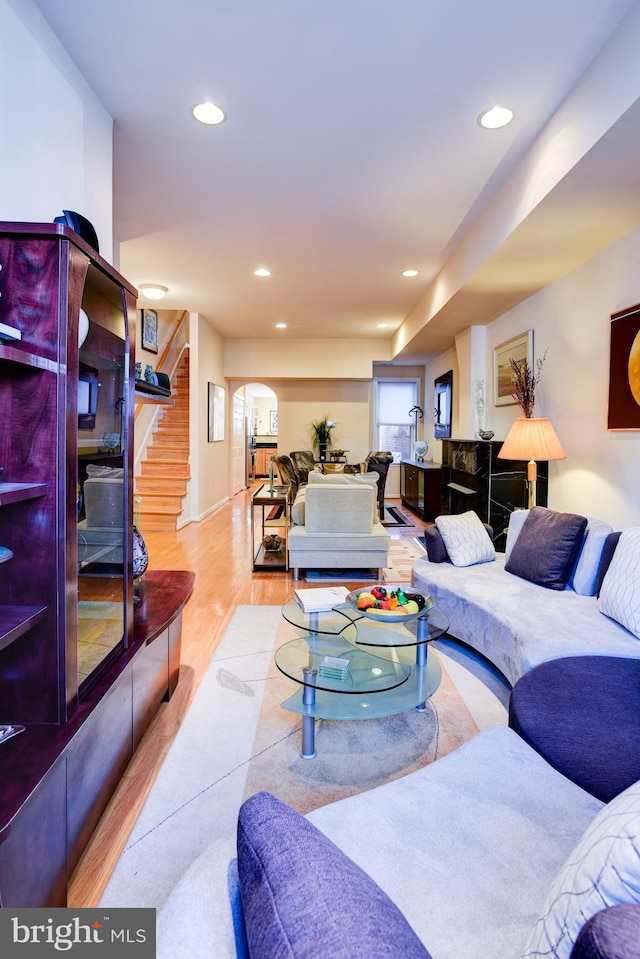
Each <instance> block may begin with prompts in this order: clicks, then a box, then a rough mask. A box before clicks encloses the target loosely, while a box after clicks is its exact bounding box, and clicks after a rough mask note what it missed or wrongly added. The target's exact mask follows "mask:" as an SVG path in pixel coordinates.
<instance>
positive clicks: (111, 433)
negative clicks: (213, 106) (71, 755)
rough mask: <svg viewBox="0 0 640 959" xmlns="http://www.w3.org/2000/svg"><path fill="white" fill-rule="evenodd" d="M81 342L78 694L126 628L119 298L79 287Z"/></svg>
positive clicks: (114, 651) (124, 357)
mask: <svg viewBox="0 0 640 959" xmlns="http://www.w3.org/2000/svg"><path fill="white" fill-rule="evenodd" d="M83 314H84V315H83ZM87 320H88V322H87ZM81 341H82V342H81ZM79 344H80V349H79V357H78V381H77V383H78V393H77V396H78V400H77V406H78V470H77V504H76V505H77V550H78V555H77V575H78V611H77V613H78V677H77V678H78V689H79V694H80V697H82V694H83V692H85V691H86V690H87V688H89V687H90V686H91V684H92V681H93V680H94V679H95V678H96V677H97V676H98V675H99V674H100V672H101V667H103V666H105V665H106V664H107V663H108V662H110V661H111V659H112V658H113V657H115V656H117V655H118V654H119V653H120V652H121V650H122V648H123V646H124V643H125V634H126V628H125V627H126V606H125V604H126V581H127V550H126V542H127V522H126V516H127V508H126V503H127V483H126V478H125V468H124V467H125V465H126V456H125V449H124V444H125V437H126V429H125V421H124V418H125V416H126V395H127V383H128V370H127V368H126V366H127V365H128V350H127V349H126V348H125V347H126V342H125V318H124V314H123V312H122V307H121V305H120V304H119V300H117V298H116V299H115V300H114V301H113V302H110V301H109V300H108V299H107V300H106V301H105V299H104V297H101V298H100V299H98V300H92V297H91V295H90V292H88V291H87V290H85V295H84V297H83V313H81V321H80V330H79Z"/></svg>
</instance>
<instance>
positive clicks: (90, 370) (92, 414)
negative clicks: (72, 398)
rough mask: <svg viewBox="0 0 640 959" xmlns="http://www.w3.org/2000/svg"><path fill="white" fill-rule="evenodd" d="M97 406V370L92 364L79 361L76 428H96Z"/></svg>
mask: <svg viewBox="0 0 640 959" xmlns="http://www.w3.org/2000/svg"><path fill="white" fill-rule="evenodd" d="M97 408H98V371H97V370H96V369H95V367H93V366H88V365H87V364H86V363H80V364H79V368H78V429H80V430H94V429H95V428H96V410H97Z"/></svg>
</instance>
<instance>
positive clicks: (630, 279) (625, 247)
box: [427, 230, 640, 529]
mask: <svg viewBox="0 0 640 959" xmlns="http://www.w3.org/2000/svg"><path fill="white" fill-rule="evenodd" d="M639 262H640V230H635V231H634V232H632V233H630V234H628V235H627V236H626V237H623V239H621V240H619V241H618V242H617V243H615V244H613V245H612V246H611V247H609V248H608V249H607V250H605V251H604V252H602V253H599V254H597V255H596V256H595V257H593V258H592V259H591V260H590V261H589V262H588V263H585V264H584V265H583V266H581V267H579V268H578V269H576V270H574V271H573V272H572V273H570V274H568V275H567V276H565V277H563V278H562V279H560V280H557V281H556V282H555V283H553V284H551V285H550V286H548V287H546V289H544V290H541V291H540V292H539V293H536V294H535V295H534V296H532V297H530V298H529V299H528V300H526V301H525V302H524V303H522V304H520V305H519V306H517V307H516V308H515V309H513V310H510V311H509V312H508V313H505V314H504V315H503V316H501V317H499V319H497V320H495V321H494V322H493V323H491V324H490V325H489V326H488V327H487V330H486V348H485V349H484V351H483V352H484V356H483V357H482V356H481V357H478V356H477V355H476V356H475V357H474V359H473V362H474V363H475V364H476V368H478V366H477V364H478V362H479V361H482V360H484V371H485V379H486V383H487V385H488V387H489V389H488V393H487V428H488V429H492V430H493V431H494V432H495V434H496V439H504V438H505V437H506V435H507V432H508V431H509V427H510V425H511V423H512V422H513V420H514V419H515V418H516V417H517V416H518V415H519V413H520V410H519V407H517V406H515V405H513V406H501V407H496V406H494V405H493V392H492V385H493V380H492V376H493V372H492V366H493V348H494V347H495V346H496V345H498V344H499V343H502V342H504V341H505V340H508V339H509V338H510V337H512V336H516V335H517V334H519V333H522V332H524V331H526V330H528V329H533V330H534V354H535V356H536V357H541V356H542V355H543V353H544V351H545V350H546V349H548V353H547V358H546V361H545V364H544V368H543V372H542V378H541V381H540V384H539V386H538V389H537V399H536V409H535V412H536V415H538V416H548V417H549V418H550V419H551V421H552V423H553V425H554V427H555V429H556V432H557V434H558V436H559V438H560V441H561V443H562V445H563V447H564V450H565V453H566V454H567V458H566V460H561V461H558V462H555V463H550V464H549V477H550V482H549V504H548V505H549V507H551V508H552V509H558V510H567V511H571V512H576V513H581V514H583V515H589V516H598V517H600V518H601V519H604V520H607V521H608V522H609V523H611V524H612V525H613V526H614V528H616V529H621V528H622V527H624V526H628V525H638V524H640V495H639V490H640V483H639V477H640V431H629V432H610V431H608V430H607V405H608V389H609V337H610V325H611V320H610V317H611V314H612V313H615V312H617V311H618V310H622V309H624V308H625V307H628V306H632V305H634V304H636V303H638V302H640V272H639V270H638V263H639ZM450 359H451V357H450V355H449V354H445V356H443V357H439V358H438V360H437V361H435V362H434V363H432V364H431V365H430V366H429V374H430V378H431V383H432V382H433V376H437V375H438V374H439V373H440V372H442V371H443V369H444V367H445V366H446V365H447V363H449V362H450ZM458 359H460V357H458ZM470 362H471V358H470V355H469V354H466V355H465V359H464V363H465V366H464V368H463V369H462V371H461V373H460V376H462V377H463V378H466V379H467V380H470V377H471V373H470V370H469V363H470ZM428 388H429V387H428V386H427V389H428ZM454 389H455V386H454ZM472 412H473V411H472V410H467V411H465V412H464V413H463V415H462V417H461V419H462V421H464V422H467V421H469V422H470V421H471V417H472ZM460 421H461V420H460V419H459V420H458V423H460ZM454 422H455V421H454ZM458 438H461V439H463V438H464V439H466V438H468V437H466V436H465V437H461V436H458ZM434 458H435V459H437V460H440V456H436V457H434Z"/></svg>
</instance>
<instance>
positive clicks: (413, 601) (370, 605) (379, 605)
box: [348, 586, 435, 622]
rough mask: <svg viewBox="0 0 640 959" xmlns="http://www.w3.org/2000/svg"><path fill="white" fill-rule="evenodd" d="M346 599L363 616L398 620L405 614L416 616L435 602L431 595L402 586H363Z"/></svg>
mask: <svg viewBox="0 0 640 959" xmlns="http://www.w3.org/2000/svg"><path fill="white" fill-rule="evenodd" d="M348 600H349V602H350V603H352V605H353V606H355V608H356V609H357V610H359V611H360V612H361V613H363V614H364V615H365V616H371V617H374V618H375V619H377V618H378V617H381V618H384V617H387V618H393V619H394V620H396V621H398V622H399V621H400V620H402V619H404V617H405V616H406V617H411V616H417V615H418V614H419V613H421V612H422V611H423V610H425V609H426V610H429V609H431V607H432V606H433V605H434V602H435V601H434V599H433V597H431V596H427V597H425V596H423V595H422V593H415V592H412V591H411V590H406V591H405V589H404V588H403V587H402V586H395V587H393V586H371V587H365V588H363V589H360V590H355V591H354V592H353V593H350V594H349V596H348Z"/></svg>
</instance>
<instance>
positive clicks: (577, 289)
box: [0, 0, 640, 901]
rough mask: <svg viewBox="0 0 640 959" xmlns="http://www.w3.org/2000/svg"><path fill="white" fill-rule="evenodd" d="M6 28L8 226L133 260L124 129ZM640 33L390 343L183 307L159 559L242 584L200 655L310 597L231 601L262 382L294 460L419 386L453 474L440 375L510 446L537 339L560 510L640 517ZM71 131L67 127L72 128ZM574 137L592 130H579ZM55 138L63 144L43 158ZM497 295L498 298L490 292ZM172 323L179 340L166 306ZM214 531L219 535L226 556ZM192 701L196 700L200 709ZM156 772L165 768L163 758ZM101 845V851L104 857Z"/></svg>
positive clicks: (8, 7)
mask: <svg viewBox="0 0 640 959" xmlns="http://www.w3.org/2000/svg"><path fill="white" fill-rule="evenodd" d="M0 28H1V30H2V32H3V34H4V36H6V38H7V43H6V46H7V54H6V56H3V58H2V60H1V61H0V77H2V80H3V88H4V89H5V90H9V89H11V91H12V92H11V94H10V95H9V94H7V98H8V105H9V111H8V114H9V115H8V118H7V121H6V123H5V136H6V138H7V140H12V141H13V142H15V143H16V144H18V147H17V149H16V150H15V151H9V150H6V151H2V155H1V156H0V170H2V172H3V182H4V183H5V184H6V185H10V188H7V189H6V190H5V194H6V195H5V196H4V197H3V219H5V220H8V221H12V220H13V221H18V222H51V220H52V219H53V217H54V216H55V215H57V214H58V213H60V212H61V210H62V209H63V208H67V207H71V208H73V209H77V210H83V211H84V212H86V213H88V215H90V218H91V220H92V222H94V224H95V225H96V228H97V230H98V233H99V236H100V245H101V253H102V254H103V255H104V257H105V259H107V260H108V261H109V262H113V263H114V264H115V266H116V268H119V266H120V261H121V260H122V259H123V253H124V250H125V248H126V245H127V242H128V240H125V242H124V243H120V240H119V237H118V236H117V235H115V234H114V232H113V229H114V228H113V222H114V211H115V210H116V209H117V198H116V196H115V192H116V191H115V188H114V168H113V162H112V149H113V123H112V118H111V117H110V116H109V114H108V112H107V110H106V109H105V107H104V106H103V105H102V104H101V103H100V102H99V101H98V99H97V97H96V96H95V94H94V93H93V92H92V91H91V90H90V89H89V87H88V85H87V84H86V81H85V80H84V79H83V77H82V75H81V74H80V73H79V71H78V70H77V68H76V67H75V65H74V64H73V63H72V62H71V61H70V60H69V59H68V57H67V55H66V53H65V51H64V49H63V48H62V47H61V45H60V43H59V42H58V40H57V39H56V38H55V36H54V35H53V33H52V32H51V31H50V29H49V28H48V26H47V24H46V22H45V21H44V19H43V18H42V17H41V14H40V10H39V7H38V5H37V4H36V3H33V2H31V0H0ZM638 40H640V4H638V3H635V4H633V5H631V6H630V9H629V11H628V14H627V16H626V18H625V20H624V22H623V23H622V24H621V25H620V27H619V28H618V29H617V30H614V31H613V32H612V34H611V36H610V37H609V39H608V41H607V43H606V44H605V45H604V47H603V49H602V51H600V52H599V53H598V55H597V56H595V58H594V59H593V62H592V63H590V64H587V63H585V64H584V66H585V72H584V75H583V76H582V77H581V79H580V80H579V81H578V82H577V84H576V85H575V87H574V88H573V89H571V90H570V91H568V92H567V93H566V96H564V97H563V98H561V101H560V102H559V104H558V109H557V111H556V112H555V114H554V116H553V117H552V118H551V119H550V121H549V123H548V124H547V125H546V126H545V127H544V128H543V129H541V131H540V136H539V138H538V139H537V140H536V141H535V143H532V144H530V148H529V150H528V151H523V153H522V155H521V156H520V158H519V161H518V162H517V163H515V164H514V167H513V170H512V173H511V174H510V176H509V177H508V178H507V179H506V180H505V182H504V184H503V185H502V187H501V188H500V189H499V190H497V191H496V192H495V193H494V194H493V195H492V196H490V197H489V196H487V197H486V203H485V204H484V205H483V206H482V209H476V211H475V214H474V222H473V224H472V225H471V226H470V228H469V231H468V233H467V234H466V236H465V237H463V238H462V239H461V241H460V244H459V245H458V246H457V247H456V248H455V249H453V252H452V255H451V256H450V257H449V258H448V260H447V261H446V262H445V263H443V265H442V267H441V269H440V271H439V272H438V275H437V276H436V277H435V279H434V281H433V283H430V284H429V285H428V287H427V288H421V289H422V293H421V295H420V297H419V298H417V300H416V302H415V304H414V305H413V308H412V310H411V311H410V312H409V314H408V315H407V317H406V318H405V320H404V322H403V324H402V325H401V326H400V327H399V328H398V329H397V330H396V331H395V332H394V333H393V335H392V336H388V337H386V336H385V338H381V337H380V336H379V335H378V334H371V335H369V334H366V333H363V335H359V336H353V337H347V338H339V337H338V336H336V337H326V338H325V337H324V336H322V335H320V330H318V333H317V335H308V331H307V335H305V336H299V337H298V336H294V335H291V336H287V337H286V338H285V337H279V338H276V337H275V336H273V335H271V331H269V333H265V335H264V336H258V335H255V336H249V337H243V338H234V337H231V336H224V335H222V334H221V333H220V332H219V330H218V329H217V328H216V325H215V321H212V320H211V319H210V317H209V316H206V315H205V313H204V311H203V312H199V311H198V309H196V308H195V306H194V304H193V303H192V302H191V301H190V298H189V295H188V292H186V291H185V293H184V297H183V299H182V301H181V302H180V303H179V308H180V309H186V310H188V311H189V318H188V324H189V327H188V341H189V345H190V356H191V373H190V394H191V407H190V412H191V417H190V427H189V431H190V441H191V481H190V487H189V495H188V497H187V499H186V501H185V513H184V514H183V516H182V518H181V521H180V529H179V532H178V533H177V534H175V536H173V538H168V539H167V540H166V541H165V542H163V544H162V546H161V547H160V548H159V549H158V551H157V552H156V553H154V552H153V550H152V552H151V562H152V563H154V562H155V563H156V564H157V565H158V566H159V567H161V568H165V569H166V568H176V567H178V568H184V569H189V568H192V567H194V568H195V567H196V566H197V568H198V569H199V570H203V578H204V576H205V575H206V572H205V571H206V570H207V569H210V570H213V571H215V569H216V568H217V566H219V567H220V568H222V567H225V568H226V570H227V571H226V572H225V582H226V583H227V584H230V585H229V586H228V587H227V588H225V590H224V595H222V596H216V592H215V588H214V586H215V584H210V586H209V587H208V589H207V592H206V596H205V597H203V602H202V606H201V607H200V608H198V609H197V611H196V610H195V608H194V610H193V611H191V610H190V611H189V612H188V614H187V616H188V618H189V628H190V629H191V630H192V631H193V633H194V635H195V634H196V633H197V632H198V631H201V632H202V633H203V634H206V636H207V642H206V644H203V647H202V649H201V651H200V654H199V655H200V656H201V658H204V659H206V656H207V655H209V656H210V655H211V652H212V649H213V648H214V647H215V643H216V641H217V640H218V639H219V637H220V636H221V635H222V633H223V631H224V627H225V625H226V624H227V622H228V618H229V615H230V611H231V607H232V606H233V605H234V604H237V603H245V604H247V605H263V606H275V605H278V604H281V603H282V602H283V601H284V599H285V598H286V596H285V595H284V594H285V593H289V592H290V591H291V589H292V588H293V583H292V581H291V578H290V577H287V576H273V577H268V576H265V575H264V574H261V575H259V576H256V577H253V578H248V577H247V576H246V573H245V572H243V577H242V578H243V583H242V586H241V587H239V592H238V593H234V592H232V591H231V590H232V589H233V576H232V572H231V571H230V570H229V569H228V567H229V566H230V565H232V564H229V563H228V555H229V553H228V551H229V549H231V550H233V542H234V537H238V538H239V537H241V534H240V533H239V532H238V530H239V528H246V523H247V516H248V505H247V493H246V492H245V491H241V492H235V490H234V486H233V473H232V457H233V448H232V431H231V425H232V424H231V416H232V410H231V398H232V397H233V396H234V394H235V393H236V391H238V390H242V388H243V386H244V385H245V384H249V383H256V382H258V383H261V384H264V385H266V386H267V387H269V388H271V389H272V390H273V392H274V394H275V396H276V398H277V412H278V448H279V450H280V451H282V452H287V453H288V452H289V451H290V450H295V449H304V448H308V446H309V429H308V428H309V423H310V422H311V421H312V420H314V419H316V418H318V416H322V415H323V414H325V413H327V414H329V415H330V416H331V418H333V419H335V420H336V421H337V423H338V428H337V432H336V438H335V442H336V445H338V446H340V447H341V448H345V449H347V450H348V451H349V460H350V461H351V462H360V461H362V460H363V459H364V457H365V455H366V453H367V452H368V451H369V450H370V449H374V448H376V442H375V441H376V433H375V420H376V418H375V401H374V396H375V381H376V379H377V378H385V377H389V376H391V377H410V378H412V379H416V380H418V381H419V382H420V384H421V386H420V388H421V391H422V392H421V395H420V397H419V402H420V405H421V407H422V408H423V410H424V411H425V413H424V420H423V421H422V423H421V426H420V432H421V435H424V439H425V440H426V441H427V443H428V454H427V457H428V459H433V460H434V461H435V462H436V463H437V462H440V460H441V455H442V443H441V440H439V439H437V438H436V437H435V435H434V423H433V416H432V406H433V394H434V381H435V380H436V379H437V377H439V376H440V375H441V374H443V373H446V372H447V371H448V370H453V384H454V386H453V409H452V413H453V422H452V436H453V437H459V438H471V437H473V436H474V435H475V434H476V431H477V429H478V420H477V409H476V394H475V389H476V383H477V382H478V381H482V382H483V383H484V387H485V395H486V421H485V423H484V426H485V428H486V429H488V430H491V431H493V433H494V434H495V438H496V439H498V440H503V439H504V438H505V437H506V435H507V433H508V432H509V429H510V426H511V424H512V423H513V421H514V419H515V417H516V416H517V412H518V411H517V407H516V406H514V405H513V404H511V405H495V404H494V379H495V370H494V355H495V351H496V349H497V348H498V347H500V346H501V345H502V344H504V343H507V342H509V341H511V340H512V339H514V338H517V337H521V336H522V335H524V334H527V333H528V332H529V331H532V339H533V358H534V359H536V358H537V359H541V358H542V357H543V356H544V364H543V367H542V373H541V379H540V383H539V387H538V390H537V397H536V399H537V402H536V415H538V416H545V417H548V418H549V419H550V420H551V422H552V424H553V426H554V428H555V431H556V433H557V434H558V437H559V438H560V441H561V443H562V446H563V449H564V452H565V454H566V459H564V460H559V461H555V462H552V463H550V464H549V499H548V505H549V507H551V508H552V509H554V510H558V511H563V512H565V511H566V512H572V513H579V514H582V515H584V516H597V517H599V518H601V519H602V520H604V521H606V522H608V523H609V524H610V525H611V526H612V527H613V528H614V529H616V530H619V529H623V528H627V527H630V526H634V525H640V501H639V499H638V494H637V477H638V473H639V472H640V441H639V439H638V436H639V434H638V432H637V427H634V426H630V427H628V428H624V429H620V430H618V429H610V428H609V427H608V410H609V392H610V386H611V385H613V386H615V382H613V383H612V378H611V365H610V341H611V323H612V316H614V315H615V314H617V313H618V312H620V311H623V310H627V309H630V308H632V307H633V306H634V305H635V304H638V303H640V275H639V274H638V269H637V264H638V261H639V258H640V200H639V198H640V176H638V174H637V173H636V172H635V168H636V167H637V163H636V157H637V144H638V142H640V137H639V135H638V133H639V131H640V126H639V123H640V119H639V118H640V111H639V109H638V92H639V91H640V82H639V81H640V67H639V66H638V62H637V55H636V51H637V49H638V43H637V41H638ZM594 54H595V51H594ZM25 62H28V63H29V64H30V65H31V72H32V80H33V86H32V87H30V86H29V85H28V84H25V85H17V84H15V77H16V76H17V75H19V72H20V71H21V70H24V63H25ZM34 87H37V88H38V89H41V91H42V102H40V103H39V104H38V105H37V106H36V111H35V119H34V116H33V114H32V113H30V106H29V103H28V94H29V93H30V91H31V90H33V88H34ZM60 130H65V131H66V135H65V136H64V137H62V136H61V135H60ZM576 130H579V131H580V135H579V136H578V135H576V136H575V137H574V136H571V135H570V133H571V132H575V131H576ZM43 131H45V132H43ZM47 131H48V132H47ZM45 139H46V140H47V143H48V144H50V146H47V147H45V148H43V142H44V141H45ZM559 142H561V143H562V144H563V148H562V149H559V148H558V143H559ZM603 166H605V168H606V169H607V170H608V171H609V172H608V176H607V178H606V182H605V184H604V185H603V184H602V181H601V179H598V176H597V175H598V174H599V172H600V171H601V169H602V167H603ZM45 167H46V169H45ZM629 167H632V168H633V172H632V174H631V176H632V179H633V177H636V178H637V179H636V181H635V187H636V189H635V194H634V193H633V191H632V195H631V196H628V195H625V196H624V197H622V196H618V194H617V189H616V185H617V184H618V183H620V182H621V181H622V180H623V179H624V180H625V182H628V175H629ZM52 170H53V173H52ZM116 173H117V171H116ZM572 174H573V176H572ZM623 174H624V176H623ZM116 182H117V175H116ZM576 195H577V196H579V198H581V203H582V206H581V211H582V212H581V218H580V219H579V220H575V221H572V224H571V228H570V227H569V225H568V224H567V222H566V221H565V220H564V219H563V211H564V210H565V204H566V205H568V204H569V203H570V202H575V198H576ZM594 199H596V200H597V201H598V202H597V203H595V204H594V203H593V200H594ZM543 214H545V215H546V214H548V216H549V217H550V220H546V219H545V226H544V228H543V230H544V233H543V236H544V241H545V244H544V247H543V251H544V257H542V254H536V255H531V254H530V252H529V251H530V249H531V248H533V246H532V247H530V245H529V244H530V243H531V244H533V240H534V238H535V237H536V236H537V234H538V233H539V228H538V225H537V217H538V216H540V217H541V218H542V216H543ZM116 222H117V218H116ZM549 222H551V223H552V224H553V225H554V226H553V229H551V228H550V227H549V226H548V225H547V224H548V223H549ZM535 249H537V250H540V246H539V245H538V246H535ZM537 256H539V257H540V259H537V258H536V257H537ZM514 261H516V262H518V261H519V262H522V263H524V264H525V265H526V268H524V267H523V269H522V271H521V273H520V275H519V276H517V277H516V279H514V280H513V281H512V284H511V285H510V286H509V287H508V288H503V289H501V288H500V283H499V282H496V275H498V276H499V275H500V273H501V270H502V269H503V268H506V264H507V263H510V264H513V262H514ZM205 269H206V267H205ZM123 272H124V271H123ZM131 279H132V280H133V278H131ZM136 282H137V280H136ZM489 288H491V293H486V291H487V289H489ZM485 293H486V295H485ZM142 305H143V301H140V303H139V306H142ZM146 305H148V304H146ZM158 314H159V317H160V334H161V336H162V335H163V310H162V308H160V309H159V310H158ZM430 327H431V328H432V331H433V330H435V333H430ZM445 327H446V330H447V331H448V332H446V333H445V332H443V331H444V330H445ZM428 336H433V338H432V340H430V341H429V342H430V343H431V344H433V343H438V344H439V345H438V346H433V345H429V346H428V347H427V346H423V345H422V342H423V340H422V338H423V337H428ZM425 342H426V341H425ZM136 350H139V336H138V335H137V336H136ZM137 358H140V355H138V357H137ZM142 358H146V359H147V361H148V362H153V356H152V355H150V354H145V353H144V352H143V353H142ZM209 383H216V384H222V385H224V387H225V390H226V398H227V419H226V426H227V429H226V430H225V438H224V439H223V440H222V441H220V442H208V439H207V415H208V410H207V403H206V397H207V387H208V384H209ZM393 469H394V472H393V473H392V474H391V476H390V479H389V484H388V492H389V494H390V496H392V497H393V496H397V495H398V490H399V480H398V474H397V469H398V468H397V467H394V468H393ZM143 531H144V530H143ZM199 531H203V532H204V533H205V534H206V537H209V538H211V539H212V540H213V541H214V544H215V548H214V549H213V550H212V552H211V553H208V552H207V549H208V544H207V542H206V541H205V536H202V537H199V536H198V532H199ZM209 545H210V544H209ZM225 551H226V552H225ZM233 555H234V562H235V561H236V560H237V561H238V562H240V563H243V564H244V563H245V562H246V556H245V555H244V553H243V552H242V550H241V549H240V550H238V552H237V553H234V554H233ZM247 568H248V567H247ZM194 645H195V644H194ZM196 655H198V654H197V653H195V652H194V656H196ZM202 665H203V664H202V663H200V664H199V666H200V667H202ZM191 692H192V690H189V689H188V688H187V689H185V691H184V696H185V697H186V698H185V704H184V705H185V708H186V702H187V699H188V695H189V694H190V693H191ZM180 695H183V694H182V693H181V694H180ZM173 733H175V729H172V730H171V731H169V732H168V733H167V742H168V741H170V739H171V735H172V734H173ZM148 768H149V769H151V770H152V772H157V766H156V767H155V768H154V762H150V764H149V767H148ZM152 772H150V773H149V774H150V775H151V774H152ZM130 825H131V822H130V821H129V826H130ZM94 853H95V856H96V859H97V858H99V855H100V853H99V851H98V852H95V851H94ZM102 878H104V877H102ZM99 885H100V883H99V882H97V884H96V888H97V887H98V886H99ZM79 900H80V897H78V899H77V900H76V901H79Z"/></svg>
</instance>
